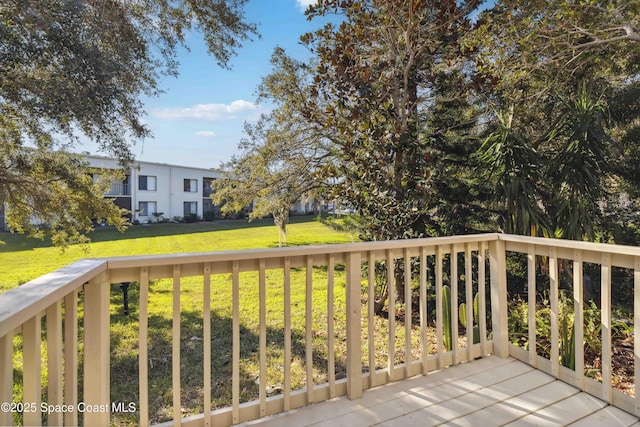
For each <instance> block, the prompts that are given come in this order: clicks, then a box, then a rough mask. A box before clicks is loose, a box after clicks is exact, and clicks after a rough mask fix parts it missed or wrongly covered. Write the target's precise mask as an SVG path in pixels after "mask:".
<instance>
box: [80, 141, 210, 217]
mask: <svg viewBox="0 0 640 427" xmlns="http://www.w3.org/2000/svg"><path fill="white" fill-rule="evenodd" d="M83 157H84V158H85V160H86V161H87V162H88V163H89V165H90V166H91V168H92V169H93V170H94V173H95V174H96V175H97V174H99V173H100V170H101V169H103V170H104V169H119V165H118V162H117V160H115V159H112V158H109V157H103V156H95V155H89V154H86V153H85V154H83ZM220 177H221V175H220V174H219V173H217V172H215V171H214V170H212V169H199V168H194V167H189V166H177V165H169V164H166V163H153V162H144V161H135V162H134V164H133V166H132V167H131V169H130V170H129V171H125V178H124V180H123V181H122V182H114V183H112V185H111V190H110V191H109V192H108V193H107V194H106V196H107V197H113V198H114V199H115V200H114V201H115V203H116V204H117V205H118V206H120V207H122V208H124V209H127V210H129V211H131V213H132V221H133V220H136V219H137V220H139V221H140V222H154V221H156V216H155V215H154V213H158V214H159V213H162V217H163V218H168V219H172V218H174V217H180V218H184V217H186V216H188V215H197V216H198V217H200V218H202V217H203V216H204V215H205V213H206V212H209V211H212V210H213V209H214V207H213V204H212V203H211V183H212V182H213V180H214V179H217V178H220Z"/></svg>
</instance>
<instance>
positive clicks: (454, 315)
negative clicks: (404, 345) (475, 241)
mask: <svg viewBox="0 0 640 427" xmlns="http://www.w3.org/2000/svg"><path fill="white" fill-rule="evenodd" d="M450 249H451V255H450V258H449V259H450V260H451V261H450V267H451V269H450V270H451V278H450V280H449V285H450V287H451V350H452V352H453V357H452V361H451V363H452V364H454V365H455V364H456V363H459V362H460V361H459V360H458V279H459V277H458V252H457V251H456V247H455V245H451V246H450Z"/></svg>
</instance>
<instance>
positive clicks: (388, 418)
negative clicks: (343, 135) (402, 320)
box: [242, 356, 640, 427]
mask: <svg viewBox="0 0 640 427" xmlns="http://www.w3.org/2000/svg"><path fill="white" fill-rule="evenodd" d="M242 425H244V426H259V427H272V426H274V427H275V426H291V427H294V426H295V427H300V426H345V427H346V426H348V427H359V426H362V427H364V426H374V425H375V426H402V427H408V426H420V427H423V426H436V425H448V426H503V425H508V426H528V425H538V426H540V425H544V426H566V425H571V426H631V425H633V426H634V427H640V422H638V418H636V417H634V416H633V415H631V414H628V413H627V412H624V411H622V410H620V409H618V408H615V407H613V406H609V405H607V404H606V403H605V402H603V401H601V400H598V399H596V398H594V397H593V396H590V395H589V394H586V393H583V392H580V391H579V390H578V389H576V388H574V387H572V386H570V385H568V384H566V383H564V382H562V381H558V380H556V379H554V378H553V377H551V376H550V375H547V374H545V373H543V372H541V371H539V370H536V369H535V368H532V367H530V366H528V365H526V364H525V363H522V362H520V361H517V360H515V359H513V358H508V359H500V358H497V357H494V356H490V357H487V358H484V359H479V360H476V361H474V362H471V363H465V364H461V365H456V366H453V367H450V368H446V369H443V370H441V371H437V372H433V373H431V374H429V375H425V376H419V377H414V378H410V379H408V380H404V381H399V382H395V383H391V384H387V385H384V386H381V387H376V388H373V389H370V390H367V391H365V392H364V396H363V398H362V399H359V400H348V399H347V398H344V397H343V398H337V399H333V400H330V401H327V402H322V403H318V404H314V405H309V406H307V407H304V408H300V409H297V410H294V411H289V412H287V413H284V414H280V415H275V416H272V417H269V418H265V419H261V420H257V421H252V422H250V423H245V424H242Z"/></svg>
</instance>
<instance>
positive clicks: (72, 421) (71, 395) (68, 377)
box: [64, 290, 78, 426]
mask: <svg viewBox="0 0 640 427" xmlns="http://www.w3.org/2000/svg"><path fill="white" fill-rule="evenodd" d="M64 404H65V405H69V406H72V407H74V408H77V407H78V291H77V290H76V291H73V292H71V293H70V294H69V295H67V296H65V297H64ZM64 424H65V425H67V426H77V425H78V411H66V412H65V413H64Z"/></svg>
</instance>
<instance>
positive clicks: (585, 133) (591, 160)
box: [549, 85, 613, 240]
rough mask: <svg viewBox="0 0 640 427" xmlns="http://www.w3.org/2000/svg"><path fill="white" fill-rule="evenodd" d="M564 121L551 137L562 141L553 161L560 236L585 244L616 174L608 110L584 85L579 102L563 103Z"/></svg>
mask: <svg viewBox="0 0 640 427" xmlns="http://www.w3.org/2000/svg"><path fill="white" fill-rule="evenodd" d="M563 104H564V107H565V111H564V118H563V120H561V121H560V122H559V123H558V125H557V126H556V128H555V129H554V130H553V131H552V132H551V133H550V134H549V139H550V140H556V141H558V140H559V141H560V149H559V151H558V152H557V154H556V156H555V159H554V161H553V170H554V171H555V174H554V176H553V181H554V182H555V185H556V186H557V189H558V190H559V191H556V192H555V193H556V200H555V206H556V207H557V212H556V214H555V218H556V229H557V233H556V234H558V235H559V236H561V237H563V238H567V239H577V240H582V239H583V238H584V237H589V238H593V237H594V228H593V227H594V223H595V221H596V218H597V217H598V216H599V209H600V208H599V206H598V202H599V200H601V199H602V196H603V193H604V185H603V184H604V182H605V180H606V177H607V176H608V175H609V174H610V173H611V172H612V171H613V162H611V150H610V144H609V141H610V139H609V137H608V136H607V133H606V131H605V128H604V125H603V122H604V109H605V106H604V104H603V103H602V102H601V101H600V100H596V99H594V98H593V97H592V96H591V94H590V93H589V91H588V90H587V88H586V85H583V86H582V88H581V90H580V92H579V93H578V96H577V97H576V99H574V100H571V101H563Z"/></svg>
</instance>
